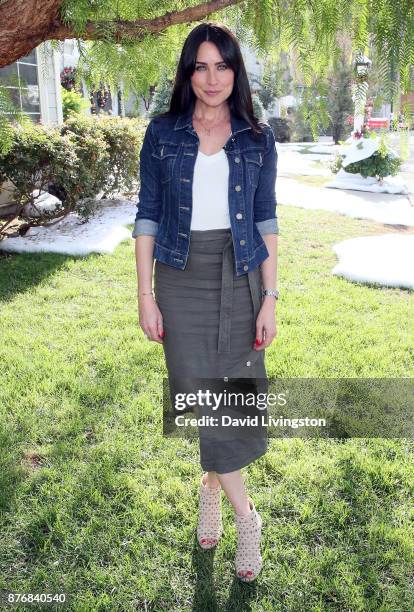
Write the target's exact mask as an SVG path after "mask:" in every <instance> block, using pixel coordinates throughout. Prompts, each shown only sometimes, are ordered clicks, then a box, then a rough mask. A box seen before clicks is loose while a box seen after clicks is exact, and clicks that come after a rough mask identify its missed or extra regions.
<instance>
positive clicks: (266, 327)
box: [253, 295, 277, 351]
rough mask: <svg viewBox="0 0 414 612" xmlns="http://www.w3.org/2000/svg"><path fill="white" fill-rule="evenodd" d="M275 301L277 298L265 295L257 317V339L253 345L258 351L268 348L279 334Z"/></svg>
mask: <svg viewBox="0 0 414 612" xmlns="http://www.w3.org/2000/svg"><path fill="white" fill-rule="evenodd" d="M275 302H276V300H275V298H274V297H273V296H271V295H269V296H265V297H264V299H263V303H262V307H261V308H260V310H259V314H258V315H257V319H256V340H255V343H254V346H253V348H254V350H256V351H262V350H263V349H265V348H267V347H268V346H269V345H270V344H271V343H272V342H273V339H274V338H275V336H276V334H277V330H276V309H275ZM258 341H259V343H258ZM260 342H261V343H260Z"/></svg>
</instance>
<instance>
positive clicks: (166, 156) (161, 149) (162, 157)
mask: <svg viewBox="0 0 414 612" xmlns="http://www.w3.org/2000/svg"><path fill="white" fill-rule="evenodd" d="M177 155H178V144H173V143H161V142H159V143H158V144H157V145H156V146H155V148H154V152H153V153H152V156H153V157H155V158H156V159H157V161H158V164H159V167H160V177H161V183H168V181H170V180H171V179H172V176H173V168H174V163H175V160H176V159H177Z"/></svg>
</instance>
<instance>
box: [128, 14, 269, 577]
mask: <svg viewBox="0 0 414 612" xmlns="http://www.w3.org/2000/svg"><path fill="white" fill-rule="evenodd" d="M140 161H141V166H140V168H141V169H140V174H141V187H140V193H139V203H138V212H137V215H136V219H135V228H134V231H133V234H132V236H133V237H134V238H137V240H136V263H137V276H138V287H139V291H138V302H139V319H140V325H141V327H142V329H143V331H144V333H145V335H146V336H147V338H148V339H150V340H152V341H153V342H159V343H162V345H163V349H164V354H165V359H166V366H167V370H168V377H169V384H170V392H171V397H172V398H174V397H177V396H176V394H177V393H180V392H194V391H195V390H196V388H200V387H197V381H199V380H200V379H203V380H204V379H208V380H210V381H212V386H213V387H214V390H216V389H217V386H220V381H221V386H222V387H223V388H224V387H225V385H224V383H226V382H228V381H229V380H230V379H231V378H234V379H235V380H236V381H237V380H238V381H246V380H247V381H251V382H252V384H253V388H255V389H256V391H257V389H259V388H261V389H263V388H266V389H267V386H266V382H267V377H266V369H265V366H264V349H266V348H267V347H268V346H269V345H270V344H271V342H272V340H273V339H274V337H275V335H276V323H275V303H276V299H277V297H278V292H277V290H276V289H275V287H276V259H277V234H278V226H277V216H276V199H275V180H276V161H277V153H276V146H275V139H274V135H273V132H272V130H271V128H270V127H269V126H268V125H267V124H264V123H258V121H257V119H256V118H255V116H254V114H253V107H252V100H251V93H250V88H249V83H248V79H247V76H246V70H245V67H244V64H243V59H242V56H241V52H240V48H239V45H238V42H237V40H236V38H235V36H234V35H233V33H232V32H231V31H230V30H229V29H228V28H227V27H225V26H224V25H221V24H213V23H202V24H201V25H199V26H197V27H196V28H194V29H193V30H192V31H191V32H190V34H189V36H188V37H187V39H186V41H185V43H184V46H183V49H182V53H181V57H180V61H179V64H178V67H177V74H176V78H175V84H174V89H173V93H172V97H171V103H170V109H169V111H168V112H167V113H164V114H162V115H158V116H157V117H154V118H153V119H152V120H151V121H150V123H149V125H148V128H147V131H146V134H145V137H144V142H143V146H142V150H141V154H140ZM154 259H155V260H156V262H155V274H154V289H155V295H154V292H153V291H152V289H151V286H152V275H153V260H154ZM254 340H255V342H254V344H253V341H254ZM257 381H259V382H257ZM260 382H261V383H262V386H260ZM263 383H264V387H263ZM241 387H242V385H241ZM244 388H245V389H247V388H249V389H250V388H251V387H249V385H247V387H244ZM203 389H204V387H203ZM199 404H200V405H199ZM199 404H198V405H197V406H196V407H195V410H194V412H196V414H197V415H201V414H205V411H206V410H207V409H206V408H205V407H204V408H203V407H202V405H201V404H202V402H199ZM203 411H204V412H203ZM228 411H229V412H230V413H231V414H232V415H233V416H234V414H237V408H236V409H234V407H233V406H230V408H228ZM211 429H212V431H210V432H204V431H202V430H204V428H201V427H200V428H199V433H200V461H201V466H202V468H203V470H204V471H205V473H204V474H203V476H202V477H201V482H200V489H199V495H200V497H199V521H198V527H197V535H198V541H199V544H200V546H201V547H202V548H203V549H209V548H212V547H213V546H215V545H216V544H217V543H218V540H219V538H220V536H221V535H222V531H223V527H222V520H221V506H220V501H221V491H222V490H224V492H225V494H226V496H227V497H228V499H229V501H230V503H231V504H232V506H233V508H234V512H235V521H236V526H237V531H238V543H237V553H236V560H235V565H236V575H237V576H238V577H239V578H240V579H241V580H243V581H246V582H250V581H252V580H254V579H255V578H256V577H257V575H258V574H259V572H260V570H261V567H262V557H261V554H260V536H261V525H262V520H261V517H260V515H259V514H258V512H257V511H256V508H255V506H254V503H253V501H252V499H251V498H250V497H249V496H248V495H247V492H246V489H245V485H244V480H243V478H242V474H241V471H240V470H241V468H242V467H245V466H247V465H249V464H250V463H251V462H252V461H254V460H255V459H257V458H259V457H260V456H262V455H263V454H264V453H265V452H266V450H267V439H266V436H265V435H264V434H263V432H260V433H259V434H257V433H256V434H253V433H250V432H246V429H245V431H244V432H240V428H237V430H236V428H233V430H232V431H231V433H229V432H228V431H227V433H226V434H225V433H223V431H221V432H220V433H218V432H216V431H215V430H214V428H211ZM223 430H224V428H223ZM226 436H227V437H226Z"/></svg>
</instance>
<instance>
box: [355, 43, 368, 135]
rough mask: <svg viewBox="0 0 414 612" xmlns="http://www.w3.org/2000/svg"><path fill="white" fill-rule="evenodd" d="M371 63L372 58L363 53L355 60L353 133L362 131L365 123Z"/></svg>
mask: <svg viewBox="0 0 414 612" xmlns="http://www.w3.org/2000/svg"><path fill="white" fill-rule="evenodd" d="M371 64H372V62H371V60H370V59H369V58H368V57H366V56H365V55H362V54H359V55H358V56H357V58H356V59H355V60H354V66H355V81H354V91H353V94H352V99H353V101H354V103H355V111H354V131H353V135H355V134H356V133H361V132H362V127H363V125H364V116H365V101H366V99H367V90H368V69H369V67H370V66H371Z"/></svg>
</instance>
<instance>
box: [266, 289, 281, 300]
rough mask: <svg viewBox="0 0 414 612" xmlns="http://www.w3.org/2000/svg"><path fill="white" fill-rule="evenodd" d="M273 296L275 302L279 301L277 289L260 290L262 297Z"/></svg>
mask: <svg viewBox="0 0 414 612" xmlns="http://www.w3.org/2000/svg"><path fill="white" fill-rule="evenodd" d="M265 295H273V297H275V298H276V299H277V300H278V299H279V291H278V290H277V289H262V296H265Z"/></svg>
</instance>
